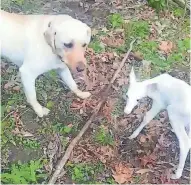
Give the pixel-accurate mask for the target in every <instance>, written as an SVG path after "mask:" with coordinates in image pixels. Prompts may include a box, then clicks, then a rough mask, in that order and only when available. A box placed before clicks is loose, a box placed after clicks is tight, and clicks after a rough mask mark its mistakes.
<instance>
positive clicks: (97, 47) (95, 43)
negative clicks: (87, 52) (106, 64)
mask: <svg viewBox="0 0 191 185" xmlns="http://www.w3.org/2000/svg"><path fill="white" fill-rule="evenodd" d="M89 47H90V48H92V49H93V50H94V51H95V53H101V52H103V51H105V47H104V46H103V45H102V44H101V42H100V41H99V40H97V39H95V40H93V41H92V42H91V43H90V44H89Z"/></svg>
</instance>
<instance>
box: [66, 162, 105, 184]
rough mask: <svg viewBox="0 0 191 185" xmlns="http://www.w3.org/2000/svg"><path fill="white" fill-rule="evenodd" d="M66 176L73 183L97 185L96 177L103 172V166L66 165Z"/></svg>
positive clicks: (99, 164)
mask: <svg viewBox="0 0 191 185" xmlns="http://www.w3.org/2000/svg"><path fill="white" fill-rule="evenodd" d="M66 167H67V169H68V174H69V176H70V177H71V179H72V180H73V181H74V182H75V183H79V184H80V183H88V184H92V183H97V182H96V175H97V174H98V173H101V172H102V171H103V170H104V166H103V165H102V164H101V163H98V164H85V163H80V164H72V163H68V164H67V165H66Z"/></svg>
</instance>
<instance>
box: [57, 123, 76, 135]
mask: <svg viewBox="0 0 191 185" xmlns="http://www.w3.org/2000/svg"><path fill="white" fill-rule="evenodd" d="M74 129H75V128H73V127H69V126H67V125H64V124H63V123H56V124H54V125H53V130H54V131H56V132H59V133H61V134H69V133H71V132H72V131H74Z"/></svg>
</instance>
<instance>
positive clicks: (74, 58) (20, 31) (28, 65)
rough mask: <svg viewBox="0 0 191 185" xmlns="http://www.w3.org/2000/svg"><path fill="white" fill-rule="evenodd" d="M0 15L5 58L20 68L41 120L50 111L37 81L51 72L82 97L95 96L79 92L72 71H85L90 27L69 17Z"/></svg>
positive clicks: (25, 88)
mask: <svg viewBox="0 0 191 185" xmlns="http://www.w3.org/2000/svg"><path fill="white" fill-rule="evenodd" d="M0 13H1V16H0V23H1V25H0V28H1V29H0V36H1V37H0V39H1V55H2V56H3V57H5V58H7V59H9V60H11V61H12V62H14V63H15V64H16V65H18V66H19V71H20V74H21V80H22V83H23V86H24V91H25V95H26V97H27V101H28V102H29V103H30V104H31V106H32V107H33V109H34V111H35V112H36V113H37V115H38V116H39V117H43V116H44V115H47V114H48V113H49V110H48V109H47V108H45V107H43V106H41V105H40V104H39V102H38V101H37V98H36V91H35V79H36V78H37V77H38V76H39V75H41V74H43V73H45V72H47V71H49V70H51V69H56V70H57V71H58V74H59V75H60V77H61V78H62V80H63V81H64V82H65V83H66V84H67V85H68V87H69V88H70V89H71V90H72V91H73V92H74V93H75V94H76V95H77V96H78V97H80V98H83V99H85V98H88V97H89V96H90V95H91V94H90V93H89V92H82V91H81V90H79V89H78V87H77V85H76V83H75V81H74V79H73V78H72V75H71V72H70V70H69V69H72V70H76V71H78V72H80V71H83V70H84V69H85V65H86V59H85V56H84V54H85V49H86V47H87V45H88V44H89V42H90V38H91V29H90V27H88V26H87V25H86V24H85V23H83V22H81V21H79V20H76V19H74V18H72V17H70V16H68V15H19V14H14V13H8V12H5V11H2V10H1V11H0Z"/></svg>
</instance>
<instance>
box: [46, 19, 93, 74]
mask: <svg viewBox="0 0 191 185" xmlns="http://www.w3.org/2000/svg"><path fill="white" fill-rule="evenodd" d="M44 36H45V40H46V42H47V43H48V44H49V45H50V46H51V48H52V51H53V52H54V53H55V54H56V55H58V56H59V57H60V59H61V60H62V61H64V62H65V63H66V64H67V65H68V66H69V67H70V68H71V69H72V70H76V71H78V72H81V71H83V70H84V69H85V66H86V58H85V50H86V47H87V45H88V44H89V42H90V39H91V29H90V27H89V26H87V25H86V24H85V23H83V22H81V21H79V20H76V19H73V18H71V17H69V16H56V17H55V19H54V20H52V21H50V22H49V24H48V27H47V30H46V31H45V33H44Z"/></svg>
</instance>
